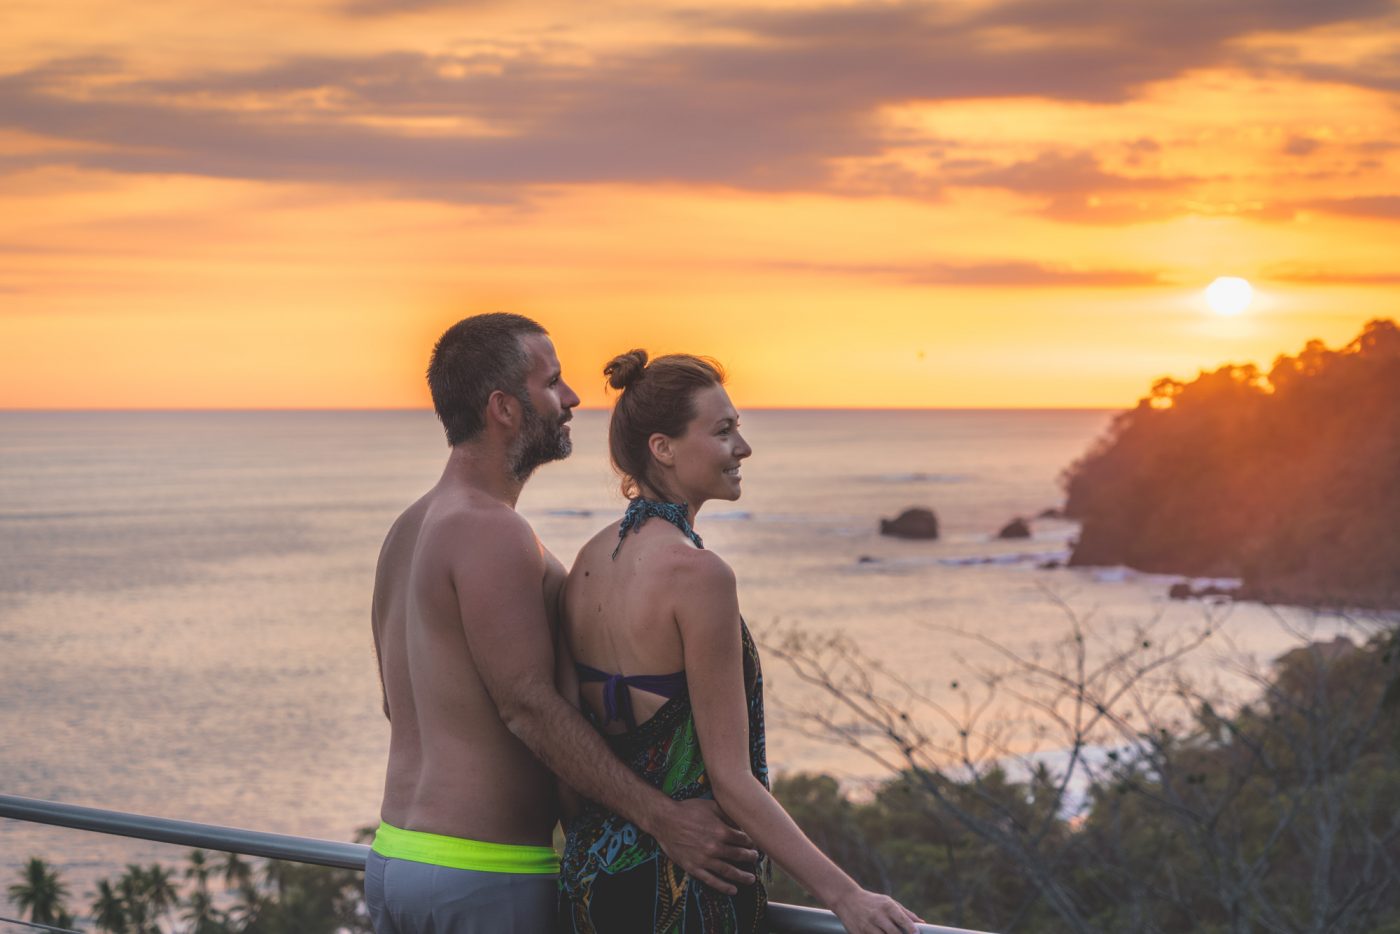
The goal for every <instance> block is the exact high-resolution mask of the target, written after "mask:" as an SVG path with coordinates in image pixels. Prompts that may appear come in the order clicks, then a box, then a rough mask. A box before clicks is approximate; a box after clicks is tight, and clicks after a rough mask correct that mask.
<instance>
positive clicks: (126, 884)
mask: <svg viewBox="0 0 1400 934" xmlns="http://www.w3.org/2000/svg"><path fill="white" fill-rule="evenodd" d="M117 892H118V894H119V896H120V898H121V902H122V906H123V907H124V908H125V910H126V930H127V931H128V932H130V934H151V931H153V930H158V929H156V927H155V921H154V919H152V918H151V915H152V914H153V912H152V910H151V903H150V900H149V899H148V898H147V896H146V871H145V870H144V869H142V868H141V867H140V866H138V865H136V864H135V863H127V865H126V873H125V874H124V875H123V876H122V877H121V878H120V879H118V880H117Z"/></svg>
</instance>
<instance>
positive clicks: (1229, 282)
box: [1206, 276, 1254, 316]
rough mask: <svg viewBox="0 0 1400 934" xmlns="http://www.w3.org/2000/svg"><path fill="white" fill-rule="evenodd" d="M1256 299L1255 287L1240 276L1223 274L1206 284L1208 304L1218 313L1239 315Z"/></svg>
mask: <svg viewBox="0 0 1400 934" xmlns="http://www.w3.org/2000/svg"><path fill="white" fill-rule="evenodd" d="M1253 300H1254V287H1253V286H1251V285H1250V284H1249V283H1248V282H1247V281H1246V280H1244V279H1241V278H1240V277H1238V276H1221V277H1220V278H1218V279H1216V280H1215V281H1214V282H1212V283H1211V284H1210V285H1208V286H1206V304H1207V305H1209V306H1210V310H1211V311H1213V312H1215V313H1216V314H1218V315H1228V316H1233V315H1237V314H1239V313H1240V312H1242V311H1244V310H1245V309H1246V308H1248V307H1249V303H1250V302H1252V301H1253Z"/></svg>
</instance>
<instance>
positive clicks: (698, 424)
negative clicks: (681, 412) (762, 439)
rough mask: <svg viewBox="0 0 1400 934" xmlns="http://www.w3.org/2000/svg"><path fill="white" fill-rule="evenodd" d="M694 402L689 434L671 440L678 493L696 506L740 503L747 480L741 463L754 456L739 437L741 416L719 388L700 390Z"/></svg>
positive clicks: (721, 388) (727, 396)
mask: <svg viewBox="0 0 1400 934" xmlns="http://www.w3.org/2000/svg"><path fill="white" fill-rule="evenodd" d="M694 402H695V417H694V418H692V419H691V420H690V424H688V425H686V429H685V434H683V435H681V436H680V437H679V438H671V439H670V446H671V452H672V455H673V458H674V459H673V461H672V464H673V468H674V473H673V477H674V479H675V483H676V486H677V487H678V488H679V489H677V490H676V492H677V493H679V494H680V495H681V496H682V497H684V498H685V500H686V501H687V502H690V503H692V504H698V503H702V502H704V501H705V500H709V499H721V500H731V501H732V500H736V499H738V498H739V492H740V490H739V487H740V484H741V482H742V479H743V478H742V477H741V476H740V473H739V462H740V461H742V460H743V459H744V458H746V457H748V456H749V455H750V454H752V453H753V449H752V448H750V447H749V445H748V442H747V441H745V440H744V436H743V435H741V434H739V413H738V412H737V411H736V410H735V409H734V404H733V403H732V402H730V401H729V394H728V393H727V392H725V391H724V387H723V386H720V385H718V384H716V385H713V386H709V387H707V388H705V389H700V390H697V391H696V393H695V396H694Z"/></svg>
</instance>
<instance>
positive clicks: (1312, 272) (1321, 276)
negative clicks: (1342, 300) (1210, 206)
mask: <svg viewBox="0 0 1400 934" xmlns="http://www.w3.org/2000/svg"><path fill="white" fill-rule="evenodd" d="M1266 276H1267V278H1268V279H1271V280H1273V281H1275V282H1293V283H1298V284H1300V285H1400V272H1394V271H1379V270H1371V271H1364V270H1363V271H1357V272H1347V271H1342V270H1335V269H1323V268H1317V267H1313V266H1308V265H1305V264H1302V263H1286V264H1282V265H1279V266H1276V267H1274V268H1273V269H1271V270H1269V271H1268V272H1267V273H1266Z"/></svg>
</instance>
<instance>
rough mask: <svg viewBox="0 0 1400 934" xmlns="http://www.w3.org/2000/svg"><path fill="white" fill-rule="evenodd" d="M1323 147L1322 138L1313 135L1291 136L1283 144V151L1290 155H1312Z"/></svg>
mask: <svg viewBox="0 0 1400 934" xmlns="http://www.w3.org/2000/svg"><path fill="white" fill-rule="evenodd" d="M1321 147H1322V142H1321V140H1317V139H1314V138H1313V137H1311V136H1290V137H1289V138H1288V142H1286V143H1284V145H1283V151H1284V152H1285V153H1287V154H1288V155H1290V156H1310V155H1312V154H1313V153H1315V152H1317V150H1318V149H1320V148H1321Z"/></svg>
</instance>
